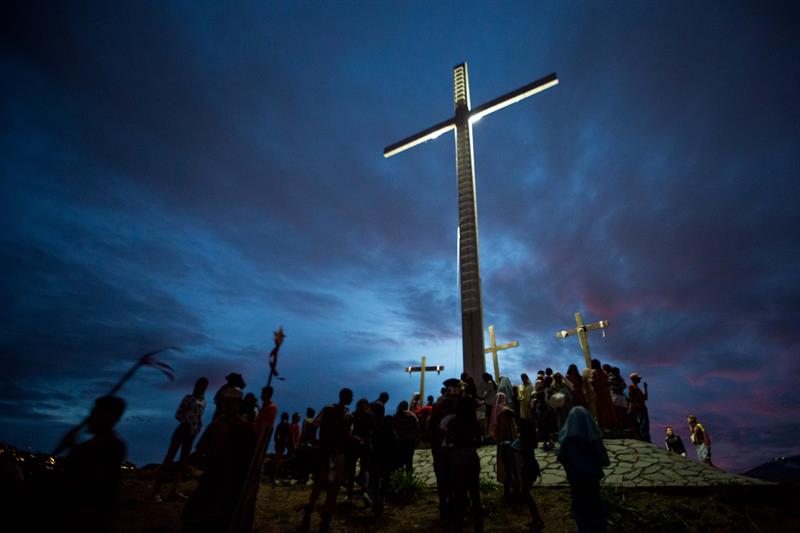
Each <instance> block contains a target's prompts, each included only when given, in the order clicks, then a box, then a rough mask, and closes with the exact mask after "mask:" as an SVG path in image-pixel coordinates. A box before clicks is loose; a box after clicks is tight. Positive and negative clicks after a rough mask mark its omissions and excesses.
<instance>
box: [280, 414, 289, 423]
mask: <svg viewBox="0 0 800 533" xmlns="http://www.w3.org/2000/svg"><path fill="white" fill-rule="evenodd" d="M288 421H289V413H287V412H285V411H284V412H283V413H281V422H288Z"/></svg>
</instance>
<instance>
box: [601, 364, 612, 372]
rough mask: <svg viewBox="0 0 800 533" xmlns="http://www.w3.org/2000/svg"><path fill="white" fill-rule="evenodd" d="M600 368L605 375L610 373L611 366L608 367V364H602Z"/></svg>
mask: <svg viewBox="0 0 800 533" xmlns="http://www.w3.org/2000/svg"><path fill="white" fill-rule="evenodd" d="M602 368H603V372H605V373H606V374H610V373H611V365H609V364H608V363H606V364H604V365H603V366H602Z"/></svg>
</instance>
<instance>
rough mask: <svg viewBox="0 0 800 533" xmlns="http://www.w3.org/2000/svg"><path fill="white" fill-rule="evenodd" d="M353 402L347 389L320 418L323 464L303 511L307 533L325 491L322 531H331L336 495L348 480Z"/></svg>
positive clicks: (318, 419) (351, 395)
mask: <svg viewBox="0 0 800 533" xmlns="http://www.w3.org/2000/svg"><path fill="white" fill-rule="evenodd" d="M352 402H353V391H352V390H350V389H348V388H344V389H342V390H340V391H339V401H338V402H337V403H335V404H332V405H328V406H326V407H325V408H324V409H323V410H322V412H321V413H320V414H319V416H318V417H317V419H316V421H315V423H316V424H317V425H318V426H319V447H320V462H319V464H318V466H317V469H316V472H315V475H316V477H315V478H314V486H313V487H312V488H311V495H310V496H309V498H308V505H306V507H305V510H304V512H303V520H302V522H301V524H300V528H299V530H300V531H308V528H309V527H310V525H311V513H312V512H313V511H314V505H316V503H317V499H318V498H319V495H320V493H321V492H322V491H323V490H325V506H324V509H323V511H322V516H321V522H320V529H319V530H320V531H321V532H327V531H329V530H330V523H331V518H332V517H333V513H334V512H335V511H336V496H337V494H338V493H339V486H340V485H341V484H342V483H343V482H344V479H345V462H346V457H345V452H346V450H347V446H348V444H349V442H350V435H351V426H352V417H351V415H350V413H349V411H348V409H347V406H348V405H350V404H351V403H352Z"/></svg>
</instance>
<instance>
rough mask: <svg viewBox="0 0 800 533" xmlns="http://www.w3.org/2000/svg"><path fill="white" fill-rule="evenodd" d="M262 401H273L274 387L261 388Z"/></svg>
mask: <svg viewBox="0 0 800 533" xmlns="http://www.w3.org/2000/svg"><path fill="white" fill-rule="evenodd" d="M261 401H263V402H264V403H267V402H271V401H272V387H271V386H267V387H264V388H263V389H261Z"/></svg>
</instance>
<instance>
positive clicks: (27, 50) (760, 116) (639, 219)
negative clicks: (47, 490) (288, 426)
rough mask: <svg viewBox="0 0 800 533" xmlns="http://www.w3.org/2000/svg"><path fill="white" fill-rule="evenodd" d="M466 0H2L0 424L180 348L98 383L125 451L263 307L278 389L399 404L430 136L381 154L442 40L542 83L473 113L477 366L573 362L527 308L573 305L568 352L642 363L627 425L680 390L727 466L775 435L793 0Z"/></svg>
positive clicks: (446, 165) (481, 86) (47, 418)
mask: <svg viewBox="0 0 800 533" xmlns="http://www.w3.org/2000/svg"><path fill="white" fill-rule="evenodd" d="M493 9H494V10H497V12H496V13H493V16H491V17H486V7H485V6H482V5H478V4H475V5H471V4H467V5H465V4H464V3H463V2H462V3H458V4H457V9H456V5H444V4H442V5H435V6H430V5H426V4H423V3H420V4H411V5H405V6H403V7H402V8H400V7H396V6H395V7H392V6H389V5H381V4H378V5H372V4H366V5H361V6H358V8H353V9H348V10H344V9H340V8H337V7H335V6H318V5H315V6H310V5H306V4H302V3H298V4H292V5H276V6H255V5H248V6H246V7H244V6H236V7H235V8H230V7H227V6H219V5H215V4H197V3H191V4H180V3H171V4H170V5H169V6H166V7H156V6H151V5H145V6H142V5H136V4H122V5H118V4H117V5H114V6H109V5H104V4H102V3H98V4H97V5H89V4H82V5H81V6H67V5H59V6H52V5H49V4H48V5H37V4H35V3H31V2H27V3H24V4H22V5H18V6H12V7H10V8H9V11H8V16H4V17H3V22H2V24H3V31H2V36H3V37H2V39H3V41H2V43H3V50H2V55H0V61H1V64H2V72H3V79H4V81H5V83H3V84H2V85H0V91H2V92H1V93H0V96H2V107H0V151H1V152H2V158H0V172H2V183H1V184H0V187H1V188H0V191H2V197H1V198H0V201H1V202H2V203H1V204H0V206H1V207H2V209H1V210H0V222H2V223H3V226H4V232H3V236H2V239H0V257H2V266H1V267H0V272H1V273H2V279H3V282H2V284H0V296H2V301H3V302H4V304H5V305H4V306H3V308H2V310H0V317H2V326H0V331H1V332H2V335H1V336H0V359H1V360H2V363H3V365H4V367H5V368H6V371H5V372H4V374H3V378H2V381H1V382H0V418H1V419H2V420H3V424H2V428H3V429H2V434H1V435H0V438H2V439H4V440H10V441H12V442H15V441H16V442H20V443H21V444H28V443H30V444H32V445H34V446H35V447H37V448H47V447H49V446H51V445H52V443H53V441H54V439H55V438H57V433H58V431H60V428H62V427H63V426H64V424H66V423H67V422H70V421H74V420H77V419H79V418H80V416H82V414H83V413H84V412H85V409H86V408H88V406H89V405H91V399H92V397H93V396H94V395H96V394H99V393H101V392H102V391H103V390H104V388H105V387H106V386H107V385H108V384H109V383H110V382H113V380H114V379H116V376H117V375H119V373H120V372H122V371H124V369H125V368H126V366H127V365H128V364H129V363H130V361H131V360H132V359H133V358H135V357H136V356H137V355H138V354H140V353H141V352H144V351H146V350H149V349H152V348H153V347H156V346H163V345H180V346H181V347H182V348H183V352H182V353H175V354H170V355H169V359H170V362H171V363H173V364H174V365H175V366H176V368H177V369H178V380H177V382H176V383H175V384H166V383H164V382H163V380H162V378H161V376H159V375H156V374H155V373H150V372H145V371H143V373H142V375H141V377H140V378H139V379H137V381H135V382H132V383H131V385H130V387H129V388H128V389H126V397H127V398H128V399H129V403H130V410H129V415H130V416H129V417H128V419H127V420H126V422H125V423H124V424H123V427H122V428H121V429H122V431H123V432H124V433H125V434H126V436H128V438H129V440H131V453H132V455H133V458H134V460H136V461H139V462H141V461H151V460H155V459H157V458H158V457H159V456H160V455H161V453H162V452H163V450H161V447H162V446H163V444H164V442H162V441H163V439H164V435H166V434H168V431H169V426H170V424H171V422H170V417H169V415H170V413H171V411H172V409H174V404H175V403H176V402H177V401H178V400H179V399H180V396H181V395H182V394H183V393H184V391H185V390H188V389H189V388H190V387H191V384H192V383H193V381H194V379H195V378H196V377H197V376H199V375H203V374H204V375H208V376H209V378H211V380H212V386H217V385H218V384H219V383H220V381H221V379H222V376H224V375H225V374H227V373H228V372H230V371H232V370H238V371H241V372H243V373H245V375H246V377H247V379H248V382H249V383H250V384H251V386H252V387H253V389H251V390H254V389H255V387H257V386H258V384H260V382H261V381H263V377H262V376H264V375H265V371H266V370H265V368H266V367H265V360H266V359H265V358H266V353H267V351H268V348H269V345H270V343H271V332H272V330H273V329H274V328H275V327H276V326H277V325H279V324H282V325H283V326H284V327H285V328H286V330H287V332H288V334H289V337H288V339H287V341H286V345H285V348H284V350H285V353H284V355H283V357H284V360H283V361H282V363H281V364H282V373H283V374H285V376H286V377H287V381H286V382H285V384H284V383H282V384H281V385H280V386H281V387H285V389H283V391H282V394H283V396H282V402H281V403H282V408H284V407H285V408H287V409H289V410H296V411H301V410H302V409H304V408H305V407H306V405H307V404H313V405H315V406H316V407H319V406H320V405H321V404H322V403H323V402H325V401H330V400H333V399H335V394H336V391H337V390H338V388H339V387H341V386H342V385H344V384H349V385H352V386H353V388H354V389H356V394H357V396H361V395H367V396H370V397H371V396H373V395H375V394H377V392H379V391H380V390H383V389H386V390H390V391H391V393H392V395H393V397H399V398H405V397H406V396H409V395H410V393H411V392H413V390H412V389H414V388H415V386H413V382H414V378H412V379H411V381H412V383H409V381H408V380H409V378H408V376H405V375H403V373H402V369H401V367H402V366H403V365H406V364H408V363H409V362H411V361H417V360H418V359H419V357H420V356H421V355H422V354H426V355H428V358H429V361H432V360H434V359H435V360H436V361H435V362H436V363H441V364H445V365H446V366H448V368H451V369H453V370H454V371H455V370H457V368H456V367H457V366H458V364H459V363H458V352H459V351H460V341H459V338H458V335H459V328H460V324H459V322H460V321H459V319H458V314H457V309H458V299H457V292H456V279H457V277H456V268H455V259H456V244H455V236H456V220H457V219H456V205H455V196H454V194H455V190H454V187H453V185H454V174H455V172H454V168H453V143H452V140H450V139H449V138H445V137H443V138H441V139H439V140H437V141H435V142H431V143H427V144H425V145H423V146H420V147H417V148H415V149H414V150H412V151H410V152H408V153H405V154H402V155H400V156H396V157H394V158H392V159H389V160H384V159H383V158H382V157H381V153H382V148H383V147H384V146H385V145H387V144H389V143H391V142H394V141H396V140H398V139H400V138H402V137H404V136H407V135H409V134H411V133H413V132H415V131H419V130H421V129H423V128H425V127H427V126H429V125H431V124H433V123H434V122H436V121H438V120H442V119H444V118H445V117H447V116H448V115H449V114H450V113H451V112H452V104H451V99H452V87H451V86H450V84H451V73H450V68H451V67H452V66H453V65H454V64H456V63H458V62H460V61H463V60H467V61H469V65H470V75H471V92H472V103H473V104H474V105H477V104H480V103H482V102H483V101H485V100H488V99H489V98H492V97H494V96H496V95H498V94H501V93H503V92H505V91H508V90H510V89H512V88H514V87H516V86H518V85H521V84H523V83H526V82H528V81H530V80H531V79H534V78H537V77H540V76H542V75H545V74H547V73H549V72H551V71H557V72H558V73H559V76H560V79H561V84H560V85H558V86H557V87H555V88H553V89H551V90H548V91H546V92H545V93H542V94H539V95H537V96H536V97H534V98H532V99H530V100H528V101H526V102H524V103H521V104H518V105H516V106H514V107H513V108H510V109H506V110H503V111H501V112H499V113H497V114H496V115H492V116H489V117H487V118H485V119H483V120H482V121H480V122H479V123H477V124H475V128H474V132H475V133H474V142H475V161H476V175H477V186H478V191H477V194H478V204H479V219H480V224H481V226H480V238H481V241H480V244H481V254H482V256H481V264H482V277H483V288H484V306H485V323H486V325H488V324H495V325H496V327H497V330H498V336H499V338H498V340H499V341H500V342H504V341H505V340H512V339H516V340H519V341H520V343H521V347H520V348H518V349H516V350H511V351H508V352H504V353H502V354H501V361H502V363H501V365H502V367H503V368H504V369H505V371H508V372H509V373H519V372H521V371H525V370H528V371H531V370H535V369H536V368H538V367H542V366H545V365H549V366H553V367H559V368H560V367H562V366H566V364H567V363H568V362H572V361H579V360H580V355H579V353H578V347H577V342H576V341H575V342H573V341H574V340H573V339H567V340H564V341H558V340H556V339H555V337H554V332H555V331H556V330H558V329H562V328H564V327H568V326H570V325H571V322H572V317H573V314H574V312H575V311H577V310H580V311H582V312H583V313H584V316H585V318H586V319H587V320H592V321H593V320H597V319H600V318H605V319H608V320H610V321H611V324H612V325H611V328H610V330H609V332H608V336H607V338H605V339H602V338H600V337H599V335H597V336H596V338H595V337H593V338H592V339H591V346H592V350H593V353H594V354H596V355H597V356H599V357H600V358H603V359H608V360H611V361H613V362H614V363H616V364H618V365H619V366H621V367H622V368H623V370H624V371H630V370H634V369H636V370H638V371H639V372H640V373H642V374H643V375H645V376H647V379H648V380H649V382H650V385H651V395H652V401H651V404H652V406H651V409H652V416H653V419H654V426H655V425H657V424H663V423H673V424H675V425H680V424H682V420H683V418H684V416H685V414H687V413H688V412H690V411H691V412H694V413H695V414H697V415H698V416H699V417H700V418H701V419H702V420H707V421H708V422H709V430H710V431H711V432H712V434H714V435H715V436H716V439H715V443H716V445H717V446H718V448H717V450H716V452H715V453H716V454H717V455H718V457H719V461H720V462H721V463H722V464H723V465H728V466H731V467H735V468H743V467H746V466H749V465H750V464H752V463H754V462H759V461H762V460H764V459H767V458H769V457H770V456H771V455H779V454H786V453H789V452H791V451H792V450H796V448H795V444H794V440H796V439H794V440H793V435H794V433H796V428H795V426H796V425H797V424H798V419H797V414H796V406H797V405H798V403H799V402H800V397H798V393H797V392H796V389H795V387H794V386H793V381H792V380H793V376H795V375H796V374H797V371H798V370H800V369H798V363H797V362H796V361H797V358H796V351H797V350H796V346H797V345H798V341H799V340H800V338H798V337H799V334H798V333H797V330H796V326H795V322H796V319H795V315H796V313H795V312H794V309H796V308H797V307H798V304H800V284H799V283H798V278H797V274H796V273H797V272H798V271H800V246H798V245H799V244H800V242H799V241H800V238H798V236H797V232H796V231H794V229H795V228H796V227H797V226H798V222H800V220H798V218H800V217H799V216H798V214H797V213H798V211H797V209H796V205H795V204H796V201H795V198H797V196H798V193H800V180H798V169H800V164H799V163H800V161H799V160H798V153H800V150H799V149H798V148H800V147H799V146H798V139H800V131H799V129H800V125H799V124H800V120H798V119H800V116H798V115H799V114H800V106H798V105H797V103H796V94H797V90H798V72H797V68H796V67H795V66H794V62H795V58H796V56H797V53H798V49H797V48H798V47H797V43H796V38H795V37H794V33H793V28H792V27H791V21H792V20H796V13H793V12H790V11H794V8H790V7H785V6H781V5H779V4H777V3H776V4H770V5H768V6H730V5H728V3H720V4H717V5H713V4H705V5H703V6H696V5H693V4H688V3H686V4H670V5H664V6H661V5H655V4H648V5H636V6H625V9H624V11H623V10H622V9H621V8H619V6H616V7H615V8H614V9H609V6H605V5H602V4H596V5H591V6H585V5H577V4H576V5H566V6H565V5H563V3H540V4H536V5H531V4H528V3H525V4H522V5H519V6H510V5H507V6H503V8H502V10H501V8H499V7H497V6H495V7H494V8H493ZM453 13H458V16H456V17H455V18H454V17H453ZM501 339H504V340H501ZM393 369H394V370H393ZM65 404H69V408H66V407H64V405H65ZM59 406H61V407H59ZM37 418H38V419H39V420H41V421H42V422H43V423H44V422H46V423H47V425H48V426H47V427H48V428H50V429H48V431H47V432H44V431H39V432H38V433H37V432H36V431H35V430H33V429H32V422H31V420H35V419H37ZM52 428H57V429H52ZM780 428H786V431H785V432H784V431H781V430H780ZM654 434H656V435H657V434H658V427H656V428H654ZM23 441H24V442H23Z"/></svg>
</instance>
